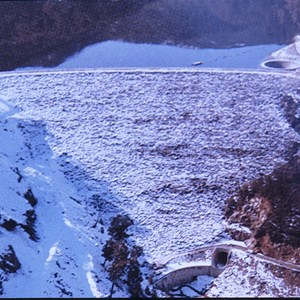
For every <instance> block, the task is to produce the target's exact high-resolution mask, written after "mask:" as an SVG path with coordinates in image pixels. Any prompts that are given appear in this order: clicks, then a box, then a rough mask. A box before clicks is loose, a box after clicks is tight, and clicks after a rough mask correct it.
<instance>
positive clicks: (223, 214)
mask: <svg viewBox="0 0 300 300" xmlns="http://www.w3.org/2000/svg"><path fill="white" fill-rule="evenodd" d="M0 85H1V93H0V96H1V97H3V98H5V99H6V100H7V101H10V102H11V103H13V104H15V105H16V106H17V107H18V108H20V109H21V110H22V113H24V114H26V117H29V118H32V119H34V120H42V121H43V124H45V128H46V131H47V134H46V140H47V143H48V144H49V147H50V149H51V151H52V152H53V157H56V159H57V160H58V161H59V162H60V163H61V168H62V169H61V170H62V171H63V172H64V174H65V178H66V179H67V180H69V181H71V182H73V183H74V184H75V186H76V187H77V189H78V191H80V194H84V193H85V191H86V193H92V192H93V193H94V194H95V197H90V198H88V197H87V198H84V197H83V198H82V197H81V198H80V199H77V201H78V203H79V204H81V205H87V207H88V206H90V205H94V206H95V207H94V209H96V211H97V212H98V213H97V215H98V217H99V216H100V217H101V220H102V222H103V223H104V225H106V226H107V225H108V221H109V220H108V217H106V216H107V215H112V214H117V213H121V214H126V215H128V216H129V217H130V218H131V219H132V220H133V221H134V225H133V226H131V229H130V232H129V234H131V238H132V239H133V241H134V242H135V243H136V244H137V245H139V246H141V247H142V248H143V250H144V253H145V255H146V258H147V260H148V261H149V262H151V261H153V260H154V259H155V258H157V257H162V256H164V255H170V254H174V253H178V252H181V251H186V250H191V249H193V248H196V247H198V246H200V245H205V244H209V243H211V242H222V241H224V240H225V241H226V240H227V241H228V240H231V239H232V237H234V238H237V239H238V237H237V235H234V234H233V235H232V232H229V231H228V230H227V227H228V225H230V224H229V223H230V222H228V218H229V217H230V216H232V215H234V216H235V218H236V219H234V217H232V218H231V219H230V220H232V221H235V220H236V221H237V223H239V224H242V225H243V226H244V227H245V226H248V227H249V228H250V231H247V232H248V234H249V236H246V237H245V236H244V240H247V239H249V241H253V239H255V242H254V243H253V244H251V245H254V246H253V249H254V250H255V249H256V250H257V251H262V252H263V251H265V252H264V253H265V254H267V255H269V254H270V251H271V250H270V251H269V252H268V251H267V247H262V246H260V245H262V242H264V241H267V242H268V243H267V244H266V243H265V244H264V245H269V246H270V247H274V245H275V243H274V241H275V242H276V245H278V244H277V242H278V241H277V240H276V238H277V236H278V235H276V236H271V235H270V234H268V233H269V232H270V230H271V229H274V228H275V227H276V224H275V225H272V224H273V223H274V222H279V221H281V220H282V223H280V224H278V225H280V228H281V229H283V231H282V232H283V233H284V234H286V231H284V230H286V229H288V230H290V231H289V232H288V233H290V234H291V235H290V236H291V237H293V234H294V232H296V235H297V232H298V231H297V230H298V229H297V224H298V223H297V222H298V211H297V209H298V207H297V203H298V202H297V199H298V198H297V197H296V196H297V194H294V193H291V194H290V196H291V197H296V198H293V202H292V203H290V202H287V205H286V206H284V207H285V208H286V209H285V210H280V207H279V209H277V208H276V207H272V205H273V204H276V205H277V204H278V203H281V201H282V199H286V201H288V199H287V198H280V197H279V196H278V197H275V198H272V199H271V198H270V196H271V195H273V194H274V195H277V194H276V193H273V194H272V193H269V194H268V193H267V194H263V193H262V192H261V188H260V182H264V180H267V179H268V178H269V179H270V180H271V182H272V180H273V177H272V176H273V175H274V174H275V175H276V176H277V178H280V176H279V175H280V174H281V173H282V172H286V171H288V174H290V177H287V178H286V177H285V176H283V178H282V179H283V182H285V181H286V180H290V179H291V185H289V186H286V187H287V188H288V187H291V188H292V190H291V191H293V190H294V189H297V188H298V184H299V183H298V175H297V174H298V169H294V167H295V166H297V162H298V160H299V156H298V152H297V151H298V148H299V143H300V137H299V133H298V96H299V88H298V86H299V77H297V74H295V73H271V72H262V71H235V70H215V71H213V70H199V71H195V70H185V69H156V70H155V69H154V70H77V71H76V70H74V71H64V72H63V71H61V72H27V73H26V72H19V73H18V72H17V73H2V75H1V77H0ZM31 151H32V155H34V149H31ZM291 162H293V163H292V164H291ZM277 174H278V175H277ZM283 174H284V173H283ZM261 178H262V179H261ZM279 182H280V181H279ZM293 182H294V183H293ZM252 183H255V187H258V188H259V191H258V192H257V196H263V198H262V197H260V198H259V197H257V198H255V199H258V200H255V201H256V202H255V201H254V202H255V203H258V207H260V208H263V209H260V210H259V214H258V216H260V215H261V216H262V217H263V218H265V217H268V216H269V215H268V214H269V213H270V212H272V214H270V215H271V218H269V220H270V222H269V223H264V220H265V219H263V221H261V220H260V219H259V218H258V220H256V223H255V224H258V226H256V225H255V226H254V225H253V224H254V223H253V222H252V220H251V217H252V215H246V219H245V218H244V219H239V216H240V215H239V213H240V211H241V210H243V208H242V207H244V205H245V204H246V205H247V203H246V202H247V201H248V200H249V201H250V198H249V197H248V198H247V197H246V198H245V197H244V198H241V199H243V200H241V201H240V202H239V201H234V203H232V202H230V201H229V200H228V199H231V198H232V197H236V195H238V194H239V191H240V190H241V189H242V191H245V188H243V187H244V186H250V187H251V184H252ZM274 184H275V186H276V183H274ZM248 190H249V189H247V191H248ZM240 193H241V192H240ZM247 193H248V192H247ZM278 195H279V194H278ZM75 198H78V197H75ZM234 199H236V198H234ZM265 199H267V201H265ZM89 201H90V203H87V202H89ZM92 202H93V203H92ZM228 203H230V205H229V206H228ZM250 203H252V202H251V201H250ZM255 203H254V204H255ZM255 205H256V204H255ZM255 205H254V206H255ZM259 205H262V206H259ZM254 206H253V208H254ZM255 207H256V206H255ZM295 209H296V210H295ZM243 211H246V209H244V210H243ZM254 211H255V210H254ZM264 212H265V214H264ZM284 212H286V215H282V214H283V213H284ZM87 213H88V210H87ZM97 215H94V216H91V217H92V218H94V219H95V220H94V221H95V222H96V221H97V220H96V218H97ZM255 216H256V215H255ZM291 217H295V218H294V219H293V220H294V221H293V222H294V223H293V226H290V227H284V226H281V224H282V225H284V224H286V225H288V224H289V223H287V222H286V221H285V218H287V219H290V218H291ZM247 218H248V219H247ZM92 221H93V220H91V222H92ZM94 221H93V222H94ZM243 222H244V223H243ZM264 224H265V225H264ZM252 225H253V226H252ZM261 225H264V226H265V227H261ZM272 226H275V227H272ZM288 226H289V225H288ZM295 230H296V231H295ZM249 232H250V233H249ZM275 233H276V232H275V231H274V234H275ZM277 233H278V234H279V237H280V238H281V240H279V242H280V243H289V247H294V248H291V249H292V250H293V251H294V252H293V253H298V252H297V251H298V250H297V251H296V250H295V249H296V248H297V247H299V245H298V239H294V241H295V242H292V239H288V240H286V239H284V235H282V234H281V231H278V232H277ZM280 234H281V235H280ZM231 236H232V237H231ZM239 239H240V238H239ZM251 245H250V246H251ZM276 245H275V246H276ZM270 249H271V248H270ZM286 249H287V248H286ZM297 249H298V248H297ZM266 251H267V252H266ZM290 257H291V256H290ZM251 259H252V258H251ZM245 262H246V260H243V259H242V260H241V263H244V264H245ZM250 265H252V266H254V263H251V264H250ZM250 265H249V266H250ZM234 268H236V270H237V271H239V270H240V271H242V273H243V276H244V278H248V277H249V276H248V275H247V274H248V273H247V272H249V270H248V267H245V268H242V269H240V268H241V267H238V266H232V267H229V268H228V270H226V272H224V274H225V275H226V274H227V275H226V276H225V275H224V276H225V277H224V276H223V274H222V275H220V278H218V280H220V282H219V286H220V289H219V290H218V293H217V294H218V295H220V293H221V295H222V293H223V294H224V293H225V294H226V291H227V292H229V293H232V291H231V290H230V289H233V288H234V285H233V284H232V282H235V280H236V279H235V276H239V274H238V273H232V272H234ZM261 269H262V270H263V268H262V267H261ZM228 272H229V273H230V272H231V273H230V274H231V275H230V276H229V275H228V274H229V273H228ZM272 274H273V273H272ZM272 274H271V275H270V273H268V272H264V271H262V272H261V274H259V276H258V275H257V276H258V277H257V282H258V283H261V282H263V281H264V280H265V279H264V278H265V277H266V276H268V278H271V281H270V282H272V285H275V287H276V284H277V281H276V279H274V278H275V277H274V274H275V275H276V272H275V271H274V274H273V275H272ZM280 274H281V275H280V276H282V272H281V273H280ZM264 276H265V277H264ZM239 278H242V277H239ZM290 278H294V277H290ZM218 280H216V283H217V282H218ZM245 280H246V279H245ZM246 282H247V281H246ZM280 285H281V283H280ZM250 286H251V287H253V285H251V284H250ZM250 286H248V285H243V284H242V283H240V284H239V289H240V291H241V292H243V291H246V292H248V291H250V290H251V289H250V290H249V288H250ZM266 286H267V287H268V285H266ZM283 287H284V288H287V289H288V291H287V292H285V294H289V293H292V292H291V290H290V288H289V287H286V286H285V285H283ZM215 289H216V288H215V287H214V289H212V290H211V295H213V294H214V293H215V292H216V291H215ZM266 290H268V289H267V288H266ZM246 292H245V294H247V293H246ZM251 292H253V293H254V294H255V295H260V294H262V293H263V292H262V289H260V288H259V287H258V288H257V289H254V287H253V288H252V290H251ZM272 293H273V292H272ZM278 293H279V294H280V292H278ZM278 293H277V294H278ZM273 294H276V292H274V293H273Z"/></svg>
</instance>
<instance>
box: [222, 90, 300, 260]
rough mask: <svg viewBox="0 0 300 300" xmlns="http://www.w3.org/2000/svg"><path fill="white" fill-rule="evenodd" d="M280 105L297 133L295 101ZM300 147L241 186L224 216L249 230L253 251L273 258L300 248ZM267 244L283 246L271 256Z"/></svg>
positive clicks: (299, 107) (298, 117)
mask: <svg viewBox="0 0 300 300" xmlns="http://www.w3.org/2000/svg"><path fill="white" fill-rule="evenodd" d="M299 93H300V92H299ZM280 104H281V108H282V110H283V113H284V115H285V117H286V119H287V121H288V122H289V124H290V126H291V127H292V128H294V129H295V131H296V132H298V133H300V114H299V113H300V103H299V100H298V98H297V97H294V96H291V95H281V99H280ZM299 146H300V145H299V144H297V143H293V144H292V146H291V148H290V149H289V151H288V152H289V153H288V155H287V156H288V162H287V163H286V164H283V165H281V166H280V167H278V168H277V169H275V170H274V171H273V172H272V173H271V174H268V175H263V176H261V177H260V178H258V179H256V180H254V181H253V182H251V183H246V184H244V185H243V186H242V187H241V188H240V190H239V191H238V193H237V195H235V196H232V197H230V198H229V199H228V200H227V205H226V209H225V216H226V218H227V219H228V220H229V223H240V224H241V225H243V226H246V227H248V228H250V229H251V231H252V238H253V239H254V241H255V242H254V246H255V247H256V249H257V250H258V251H261V252H265V253H268V254H270V255H272V256H276V255H277V256H282V257H283V256H286V255H287V253H289V252H290V251H292V250H290V249H294V250H293V251H292V252H294V255H295V253H296V252H295V250H296V249H298V248H299V247H300V156H299V148H300V147H299ZM255 199H256V200H255ZM270 244H271V245H273V246H274V245H277V246H278V245H283V246H282V247H281V250H280V251H279V250H278V251H277V253H276V251H274V250H273V254H272V249H271V247H270ZM284 247H285V248H284ZM288 249H289V250H288ZM291 255H292V254H291ZM282 257H281V258H282ZM279 258H280V257H279Z"/></svg>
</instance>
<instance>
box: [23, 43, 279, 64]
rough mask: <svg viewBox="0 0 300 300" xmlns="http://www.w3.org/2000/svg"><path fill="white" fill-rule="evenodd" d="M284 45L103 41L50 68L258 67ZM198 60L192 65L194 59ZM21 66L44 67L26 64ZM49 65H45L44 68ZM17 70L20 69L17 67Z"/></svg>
mask: <svg viewBox="0 0 300 300" xmlns="http://www.w3.org/2000/svg"><path fill="white" fill-rule="evenodd" d="M284 46H285V45H273V44H272V45H257V46H240V47H236V48H230V49H198V48H197V49H195V48H186V47H178V46H169V45H156V44H135V43H127V42H122V41H106V42H101V43H97V44H94V45H90V46H87V47H86V48H84V49H82V50H81V51H80V52H78V53H76V54H75V55H73V56H72V57H69V58H68V59H66V61H65V62H63V63H62V64H60V65H58V66H56V67H53V68H51V69H72V68H153V67H193V68H204V67H205V68H260V64H261V62H262V61H263V59H264V58H265V57H266V56H268V55H269V54H271V53H272V52H274V51H276V50H278V49H280V48H282V47H284ZM198 61H201V64H200V65H197V66H194V65H193V63H194V62H198ZM22 69H23V70H24V69H26V70H32V69H44V68H42V67H26V68H22ZM47 69H49V68H47ZM19 70H20V69H19Z"/></svg>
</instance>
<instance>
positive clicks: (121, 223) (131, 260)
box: [102, 215, 153, 298]
mask: <svg viewBox="0 0 300 300" xmlns="http://www.w3.org/2000/svg"><path fill="white" fill-rule="evenodd" d="M131 225H133V221H132V220H131V219H130V218H129V217H128V216H122V215H117V216H115V217H114V218H112V220H111V224H110V227H109V229H108V233H109V234H110V236H111V237H110V239H109V240H107V242H106V244H105V245H104V247H103V249H102V256H103V257H104V258H105V261H104V263H103V266H105V267H106V270H107V272H108V276H109V279H110V280H111V281H112V287H111V295H110V297H112V295H113V293H114V289H115V287H118V288H120V289H122V287H124V286H126V287H127V290H128V292H129V294H130V295H131V297H132V298H144V297H146V295H147V296H153V295H152V293H151V292H150V289H149V288H147V292H144V291H143V288H142V281H143V274H142V272H141V269H140V268H141V265H140V262H139V258H140V257H141V256H142V254H143V249H142V248H141V247H139V246H136V245H133V246H131V244H130V242H129V241H128V237H129V235H128V233H127V232H126V231H127V229H128V227H130V226H131ZM107 262H108V264H107ZM147 293H148V294H147Z"/></svg>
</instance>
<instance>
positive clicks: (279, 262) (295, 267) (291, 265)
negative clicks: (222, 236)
mask: <svg viewBox="0 0 300 300" xmlns="http://www.w3.org/2000/svg"><path fill="white" fill-rule="evenodd" d="M218 247H222V248H223V249H228V250H234V249H235V250H241V251H244V252H247V254H248V255H250V256H252V257H254V258H258V259H260V260H263V261H265V262H268V263H271V264H273V265H277V266H279V267H283V268H287V269H290V270H293V271H296V272H300V265H298V264H295V263H292V262H287V261H283V260H279V259H276V258H273V257H269V256H265V255H263V254H261V253H251V249H249V248H247V247H245V246H241V245H236V244H225V243H220V244H214V245H209V246H203V247H199V248H196V249H194V250H191V251H187V252H184V253H181V254H178V255H172V256H169V257H166V258H163V259H161V260H158V261H156V262H154V265H155V267H156V268H157V269H160V268H163V267H164V266H165V265H166V264H167V263H168V262H169V261H170V260H172V259H174V258H177V257H180V256H184V255H187V254H196V253H199V252H203V251H206V250H214V249H216V248H218Z"/></svg>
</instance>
